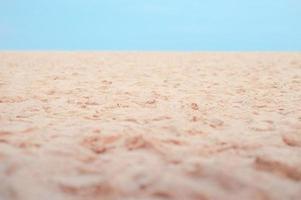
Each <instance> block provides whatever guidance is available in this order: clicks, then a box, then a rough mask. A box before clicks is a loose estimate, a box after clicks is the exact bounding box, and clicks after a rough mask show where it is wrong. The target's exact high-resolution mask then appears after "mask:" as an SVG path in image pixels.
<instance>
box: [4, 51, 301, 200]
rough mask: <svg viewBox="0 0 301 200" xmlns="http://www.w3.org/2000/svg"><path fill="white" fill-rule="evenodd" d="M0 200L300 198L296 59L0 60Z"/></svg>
mask: <svg viewBox="0 0 301 200" xmlns="http://www.w3.org/2000/svg"><path fill="white" fill-rule="evenodd" d="M0 70H1V71H0V199H1V200H42V199H43V200H46V199H51V200H65V199H66V200H69V199H75V200H96V199H105V200H107V199H108V200H110V199H122V200H133V199H143V200H144V199H145V200H151V199H154V200H165V199H176V200H190V199H191V200H194V199H195V200H210V199H212V200H215V199H229V200H241V199H244V200H248V199H250V200H257V199H258V200H268V199H273V200H274V199H275V200H278V199H279V200H283V199H292V200H299V199H301V53H155V52H153V53H109V52H103V53H96V52H90V53H80V52H69V53H60V52H51V53H47V52H44V53H41V52H40V53H38V52H31V53H29V52H28V53H22V52H19V53H16V52H15V53H14V52H2V53H0Z"/></svg>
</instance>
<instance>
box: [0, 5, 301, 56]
mask: <svg viewBox="0 0 301 200" xmlns="http://www.w3.org/2000/svg"><path fill="white" fill-rule="evenodd" d="M0 50H162V51H165V50H172V51H301V0H144V1H142V0H0Z"/></svg>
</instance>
